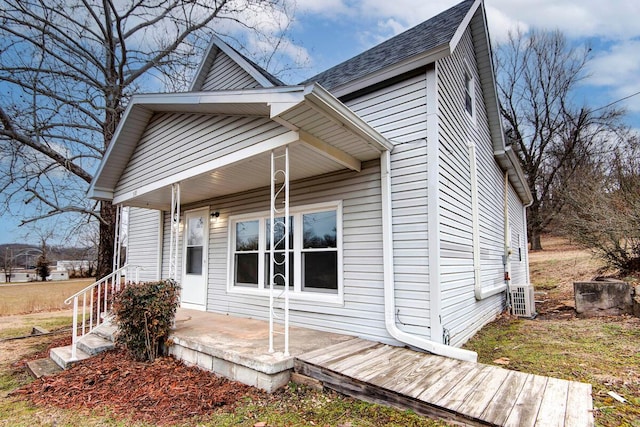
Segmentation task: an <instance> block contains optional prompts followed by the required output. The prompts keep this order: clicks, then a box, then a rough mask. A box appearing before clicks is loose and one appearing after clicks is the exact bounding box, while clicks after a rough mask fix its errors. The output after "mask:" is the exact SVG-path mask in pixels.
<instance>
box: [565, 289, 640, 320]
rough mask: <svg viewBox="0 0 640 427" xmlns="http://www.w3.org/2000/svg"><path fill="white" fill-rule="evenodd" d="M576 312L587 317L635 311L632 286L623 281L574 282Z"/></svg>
mask: <svg viewBox="0 0 640 427" xmlns="http://www.w3.org/2000/svg"><path fill="white" fill-rule="evenodd" d="M573 290H574V296H575V302H576V312H577V313H578V314H579V315H581V316H585V317H589V316H616V315H621V314H631V313H633V305H632V300H631V287H630V286H629V285H628V284H627V283H626V282H621V281H594V282H574V284H573Z"/></svg>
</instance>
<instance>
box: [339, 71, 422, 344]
mask: <svg viewBox="0 0 640 427" xmlns="http://www.w3.org/2000/svg"><path fill="white" fill-rule="evenodd" d="M346 105H347V106H349V108H351V109H352V110H353V111H354V112H356V113H357V114H358V115H359V116H360V117H362V118H363V119H364V120H366V121H367V122H368V123H369V124H370V125H371V126H373V127H374V128H375V129H376V130H377V131H378V132H380V133H381V134H382V135H384V136H385V137H386V138H388V139H390V140H391V141H392V142H393V143H394V145H395V147H394V149H393V151H392V152H391V201H392V202H391V206H392V228H393V259H394V283H395V304H396V313H397V318H396V320H397V325H398V328H399V329H401V330H404V331H406V332H409V333H412V334H416V335H420V336H423V337H426V338H430V328H429V324H430V317H429V316H430V312H429V257H428V250H429V244H428V224H427V223H428V220H427V216H428V206H427V145H426V138H427V124H426V123H427V116H426V114H427V91H426V72H425V74H422V75H419V76H414V77H411V78H408V79H406V80H404V81H401V82H397V83H395V84H393V85H390V86H387V87H384V88H382V89H379V90H376V91H374V92H372V93H369V94H366V95H364V96H361V97H359V98H356V99H353V100H350V101H348V102H346Z"/></svg>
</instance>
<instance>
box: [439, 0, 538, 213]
mask: <svg viewBox="0 0 640 427" xmlns="http://www.w3.org/2000/svg"><path fill="white" fill-rule="evenodd" d="M478 8H479V10H478ZM467 18H468V19H467ZM474 19H480V20H481V22H480V24H481V25H482V28H483V36H482V38H481V39H480V38H479V37H476V36H475V35H474V37H473V40H474V48H475V50H476V52H477V51H478V49H477V46H475V45H476V44H478V43H481V44H483V45H484V46H485V47H486V52H488V54H487V55H483V56H481V57H478V61H479V62H485V63H487V62H488V66H487V67H483V69H488V70H489V72H485V73H482V74H481V76H480V77H481V78H482V79H485V81H483V84H482V87H483V91H484V100H485V106H486V109H487V119H488V120H489V128H490V130H491V139H492V145H493V151H494V156H495V157H496V158H497V159H498V161H499V163H500V164H501V165H502V167H504V168H506V169H507V170H508V171H509V172H511V173H510V174H509V177H510V179H511V180H512V184H513V185H514V188H516V189H517V190H518V191H517V192H518V196H519V197H520V200H522V202H523V203H524V204H525V205H528V204H530V203H531V202H532V200H533V196H532V194H531V191H530V189H529V185H528V183H527V180H526V177H525V174H524V171H523V170H522V166H521V165H520V161H519V160H518V157H517V156H516V154H515V153H514V152H513V149H512V148H511V147H510V146H507V144H506V140H505V136H504V130H503V129H502V117H501V116H500V103H499V101H498V89H497V83H496V76H495V71H494V70H495V68H494V64H493V57H492V55H491V42H490V39H489V27H488V25H487V16H486V11H485V8H484V1H483V0H476V2H475V3H474V4H473V6H472V7H471V8H470V9H469V13H468V14H467V15H466V16H465V18H464V20H463V24H464V25H461V26H460V28H459V29H458V31H461V33H460V36H459V37H462V35H463V34H464V32H465V31H466V29H467V28H468V27H469V28H471V27H470V26H471V24H472V21H473V20H474ZM458 31H456V35H455V36H454V38H453V39H452V46H453V40H456V44H457V43H458V42H459V41H460V38H457V39H456V37H458ZM452 49H453V47H452ZM487 80H488V81H487Z"/></svg>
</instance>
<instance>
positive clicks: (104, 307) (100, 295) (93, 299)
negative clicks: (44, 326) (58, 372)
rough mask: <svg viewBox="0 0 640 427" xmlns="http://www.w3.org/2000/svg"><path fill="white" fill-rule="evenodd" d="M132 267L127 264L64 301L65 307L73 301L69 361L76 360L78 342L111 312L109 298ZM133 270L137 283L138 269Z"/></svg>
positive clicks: (110, 299)
mask: <svg viewBox="0 0 640 427" xmlns="http://www.w3.org/2000/svg"><path fill="white" fill-rule="evenodd" d="M133 267H134V266H130V265H128V264H127V265H124V266H123V267H120V268H119V269H117V270H115V271H114V272H113V273H111V274H109V275H108V276H105V277H103V278H102V279H100V280H98V281H96V282H95V283H92V284H91V285H89V286H87V287H86V288H84V289H82V290H81V291H79V292H76V293H75V294H73V295H71V296H70V297H69V298H67V299H66V300H64V303H65V304H67V305H69V304H71V302H72V301H73V332H72V334H73V335H72V341H71V360H77V354H76V353H77V345H78V340H79V339H80V338H82V337H83V336H84V335H85V334H88V333H89V332H91V331H92V330H93V329H95V328H97V327H98V326H100V325H101V324H102V323H104V321H105V319H106V317H107V314H108V313H109V312H110V311H111V304H112V303H113V301H112V298H111V297H112V296H113V294H114V292H117V291H119V290H120V287H121V284H122V278H123V277H124V274H123V273H124V271H125V270H127V269H129V268H133ZM135 269H136V278H135V281H136V282H137V281H138V277H137V276H138V270H139V268H138V267H135ZM80 299H82V301H80ZM80 307H81V308H82V315H80V313H79V310H80ZM78 317H80V318H81V326H79V325H78ZM79 329H80V331H79Z"/></svg>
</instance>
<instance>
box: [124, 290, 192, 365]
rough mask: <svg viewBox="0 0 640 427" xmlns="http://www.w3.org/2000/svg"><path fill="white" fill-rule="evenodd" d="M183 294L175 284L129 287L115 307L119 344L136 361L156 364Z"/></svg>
mask: <svg viewBox="0 0 640 427" xmlns="http://www.w3.org/2000/svg"><path fill="white" fill-rule="evenodd" d="M179 291H180V286H178V284H177V283H176V282H175V281H173V280H162V281H159V282H148V283H137V284H129V285H127V286H125V287H124V289H123V290H122V291H120V292H119V293H118V294H117V295H116V297H115V299H114V303H113V311H114V314H115V317H116V324H117V325H118V334H117V336H116V343H118V344H120V345H123V346H124V347H125V349H126V350H127V352H128V353H129V354H130V355H131V356H132V357H133V358H134V359H136V360H140V361H150V362H153V361H154V360H155V359H156V357H157V356H158V354H159V353H160V349H161V346H162V345H163V344H165V343H166V340H167V338H168V336H169V331H170V329H171V327H172V325H173V321H174V318H175V315H176V309H177V308H178V299H179Z"/></svg>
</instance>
